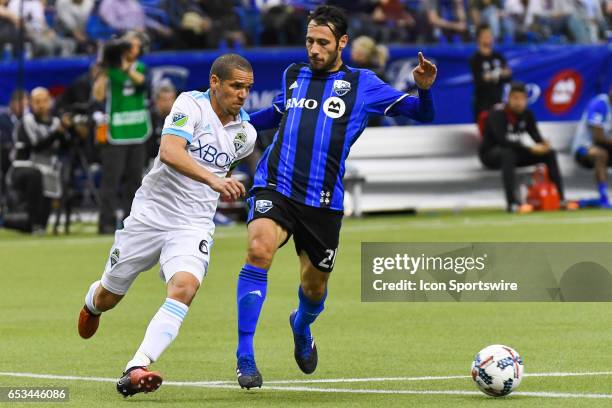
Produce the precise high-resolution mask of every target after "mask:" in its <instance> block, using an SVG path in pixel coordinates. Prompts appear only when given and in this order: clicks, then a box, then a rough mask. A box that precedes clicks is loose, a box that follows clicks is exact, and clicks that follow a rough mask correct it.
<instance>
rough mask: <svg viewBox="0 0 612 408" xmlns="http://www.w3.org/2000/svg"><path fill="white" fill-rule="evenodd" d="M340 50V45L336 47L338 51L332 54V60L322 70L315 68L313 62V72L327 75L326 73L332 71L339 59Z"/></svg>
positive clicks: (311, 66)
mask: <svg viewBox="0 0 612 408" xmlns="http://www.w3.org/2000/svg"><path fill="white" fill-rule="evenodd" d="M339 48H340V45H338V46H337V47H336V50H335V51H334V52H333V54H330V59H329V61H328V62H327V64H325V65H323V66H322V67H321V68H315V67H313V65H312V62H311V63H310V69H311V70H312V71H313V72H317V73H325V72H328V71H330V70H331V69H332V68H333V67H334V65H335V64H336V61H337V59H338V53H339V52H340V51H339Z"/></svg>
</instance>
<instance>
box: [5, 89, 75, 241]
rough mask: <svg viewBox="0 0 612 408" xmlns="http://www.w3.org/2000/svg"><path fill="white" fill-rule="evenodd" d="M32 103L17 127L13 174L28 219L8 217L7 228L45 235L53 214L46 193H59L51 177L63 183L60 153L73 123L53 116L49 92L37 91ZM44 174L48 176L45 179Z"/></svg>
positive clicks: (34, 92)
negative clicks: (15, 220)
mask: <svg viewBox="0 0 612 408" xmlns="http://www.w3.org/2000/svg"><path fill="white" fill-rule="evenodd" d="M31 100H32V102H31V112H29V113H26V114H24V115H23V118H22V120H21V121H20V122H19V124H18V125H17V132H16V137H15V160H14V161H13V163H12V167H11V169H10V173H9V174H10V186H11V189H13V190H14V191H17V192H19V193H20V194H21V198H22V199H23V201H24V202H25V206H26V210H27V214H28V217H27V219H26V220H25V221H23V222H19V223H17V222H13V221H14V220H13V219H12V218H11V217H10V214H8V215H7V216H6V217H5V220H4V226H5V227H6V228H15V229H18V230H21V231H24V232H33V233H44V231H45V229H46V226H47V221H48V219H49V214H50V212H51V200H50V199H49V198H48V197H47V196H46V195H45V192H46V191H49V190H57V186H49V185H48V184H49V183H53V181H49V177H48V174H54V177H53V178H52V179H51V180H55V182H59V180H60V178H59V169H58V167H57V162H58V160H59V159H58V153H59V151H60V149H61V148H62V146H63V145H64V144H65V142H66V129H67V128H68V127H69V126H70V122H69V119H68V118H67V117H66V118H64V119H62V120H60V119H59V118H58V117H56V116H53V115H52V113H51V108H52V103H51V95H50V94H49V91H48V90H47V89H45V88H35V89H33V90H32V93H31ZM43 171H44V172H45V174H47V175H46V176H45V177H43Z"/></svg>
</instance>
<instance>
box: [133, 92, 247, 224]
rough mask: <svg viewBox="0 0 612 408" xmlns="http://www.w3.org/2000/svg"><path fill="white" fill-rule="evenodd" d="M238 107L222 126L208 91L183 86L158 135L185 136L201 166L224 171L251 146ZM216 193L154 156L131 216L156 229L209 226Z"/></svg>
mask: <svg viewBox="0 0 612 408" xmlns="http://www.w3.org/2000/svg"><path fill="white" fill-rule="evenodd" d="M248 120H249V115H248V114H247V113H246V112H245V111H244V110H241V111H240V115H238V116H237V118H236V120H235V121H232V122H230V123H228V124H226V125H225V126H223V125H222V124H221V121H220V120H219V118H218V117H217V115H216V114H215V112H214V111H213V109H212V106H211V104H210V94H209V92H208V91H207V92H198V91H191V92H183V93H181V94H180V95H179V97H178V98H177V100H176V101H175V102H174V105H173V106H172V111H171V112H170V114H169V115H168V116H167V117H166V121H165V123H164V128H163V130H162V135H175V136H180V137H183V138H185V139H186V140H187V142H188V144H187V149H188V151H189V154H190V155H191V157H193V159H194V160H195V161H196V162H197V163H198V164H199V165H200V166H202V167H204V168H205V169H206V170H208V171H210V172H212V173H214V174H216V175H217V176H219V177H225V175H226V174H227V172H228V170H229V169H230V166H231V165H232V163H234V162H235V161H237V160H240V159H242V158H244V157H246V156H248V155H249V154H251V152H252V151H253V148H254V146H255V139H256V137H257V133H256V131H255V128H254V127H253V126H252V125H251V124H250V123H249V122H248ZM218 200H219V193H217V192H216V191H214V190H213V189H212V188H210V187H209V186H208V185H206V184H203V183H200V182H197V181H195V180H193V179H191V178H189V177H187V176H184V175H182V174H180V173H179V172H178V171H176V170H174V169H173V168H171V167H169V166H167V165H165V164H164V163H162V162H161V161H160V159H159V154H158V156H157V157H156V158H155V164H154V165H153V168H152V169H151V171H150V172H149V173H148V174H147V175H146V176H145V177H144V179H143V180H142V186H141V187H140V188H139V189H138V191H137V192H136V196H135V197H134V202H133V204H132V210H131V213H130V217H133V218H134V219H136V220H138V221H140V222H142V223H143V224H146V225H149V226H151V227H154V228H157V229H160V230H175V229H198V230H201V229H208V228H211V227H212V226H213V221H212V219H213V216H214V214H215V211H216V208H217V201H218Z"/></svg>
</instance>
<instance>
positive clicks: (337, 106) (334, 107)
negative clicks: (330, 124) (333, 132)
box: [323, 96, 346, 119]
mask: <svg viewBox="0 0 612 408" xmlns="http://www.w3.org/2000/svg"><path fill="white" fill-rule="evenodd" d="M323 111H324V112H325V114H326V115H327V116H329V117H330V118H332V119H338V118H340V117H342V115H344V112H346V105H345V104H344V101H343V100H342V99H340V98H338V97H336V96H332V97H331V98H327V99H326V100H325V102H323Z"/></svg>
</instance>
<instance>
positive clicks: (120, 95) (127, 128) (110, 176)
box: [92, 33, 151, 234]
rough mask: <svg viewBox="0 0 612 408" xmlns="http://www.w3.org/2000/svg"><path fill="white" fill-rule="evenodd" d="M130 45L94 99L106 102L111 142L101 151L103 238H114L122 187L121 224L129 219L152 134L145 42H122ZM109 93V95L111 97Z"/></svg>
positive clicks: (134, 37) (132, 38)
mask: <svg viewBox="0 0 612 408" xmlns="http://www.w3.org/2000/svg"><path fill="white" fill-rule="evenodd" d="M124 40H126V41H128V42H129V44H130V46H129V47H128V48H127V49H124V50H123V52H122V54H121V60H120V62H119V66H113V65H110V66H107V67H106V68H105V69H104V70H102V72H101V73H100V74H99V75H98V77H97V78H96V81H95V82H94V85H93V90H92V94H93V97H94V100H95V101H97V102H103V101H104V100H105V99H107V103H106V106H107V107H108V110H107V112H106V114H107V115H108V117H109V123H108V140H107V141H106V144H105V145H104V146H102V149H101V156H102V185H101V186H100V199H101V202H100V219H99V223H98V231H99V233H100V234H112V233H114V232H115V229H116V226H117V224H118V223H117V217H116V211H117V208H118V207H119V206H118V202H119V197H120V193H119V187H120V184H121V182H122V181H123V182H124V188H123V194H121V198H122V200H121V209H122V210H123V219H125V218H126V217H127V216H128V215H129V214H130V209H131V207H132V200H133V199H134V194H135V193H136V190H138V187H139V186H140V181H141V178H142V172H143V170H144V162H145V157H146V143H145V142H146V141H147V139H148V138H149V136H150V133H151V123H150V116H149V111H148V107H147V86H146V66H145V65H144V64H143V63H142V62H140V61H138V57H139V56H140V52H141V47H142V41H141V39H140V37H139V35H138V34H136V33H129V34H128V35H126V36H125V37H124ZM107 92H108V94H107Z"/></svg>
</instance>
